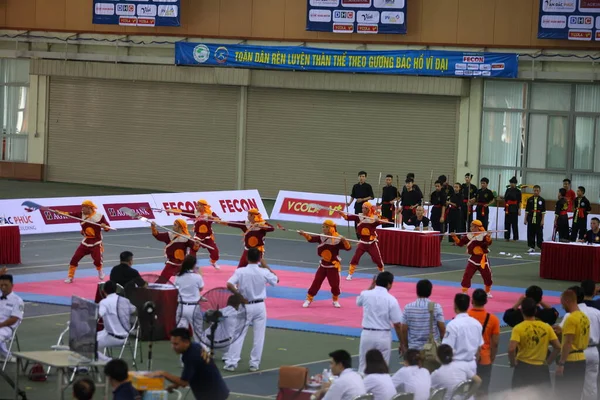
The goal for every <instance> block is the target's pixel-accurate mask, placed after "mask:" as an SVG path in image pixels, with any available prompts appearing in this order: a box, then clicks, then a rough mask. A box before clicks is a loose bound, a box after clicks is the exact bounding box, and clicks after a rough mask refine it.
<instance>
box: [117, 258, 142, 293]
mask: <svg viewBox="0 0 600 400" xmlns="http://www.w3.org/2000/svg"><path fill="white" fill-rule="evenodd" d="M119 259H120V261H121V263H120V264H119V265H117V266H116V267H113V269H112V270H111V271H110V280H111V281H113V282H114V283H116V284H118V285H121V286H122V287H124V288H125V287H127V285H128V284H129V283H130V282H133V283H134V284H135V285H136V286H137V287H144V286H145V285H146V282H144V280H143V279H142V277H141V276H140V273H139V272H138V271H137V270H136V269H134V268H133V267H132V265H133V253H132V252H130V251H124V252H122V253H121V255H120V257H119Z"/></svg>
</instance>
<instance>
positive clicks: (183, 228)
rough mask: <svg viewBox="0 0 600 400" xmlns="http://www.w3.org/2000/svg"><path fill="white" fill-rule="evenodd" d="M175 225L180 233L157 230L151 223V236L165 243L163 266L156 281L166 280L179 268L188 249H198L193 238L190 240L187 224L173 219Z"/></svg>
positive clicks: (198, 246)
mask: <svg viewBox="0 0 600 400" xmlns="http://www.w3.org/2000/svg"><path fill="white" fill-rule="evenodd" d="M174 225H175V227H177V228H178V229H179V232H181V234H175V233H171V232H158V230H157V229H156V227H155V226H154V225H152V236H154V238H155V239H156V240H158V241H159V242H163V243H165V244H166V246H165V258H166V259H167V262H166V263H165V268H163V270H162V272H161V273H160V279H159V280H158V281H157V282H158V283H165V282H168V280H169V279H171V277H172V276H173V275H175V274H176V273H177V272H179V269H180V268H181V263H182V262H183V259H184V258H185V256H186V255H187V253H188V249H190V250H194V251H198V249H199V248H200V245H199V244H198V243H196V242H194V241H193V240H190V233H189V232H188V227H187V224H186V222H185V221H184V220H182V219H176V220H175V224H174Z"/></svg>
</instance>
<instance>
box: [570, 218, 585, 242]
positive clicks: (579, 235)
mask: <svg viewBox="0 0 600 400" xmlns="http://www.w3.org/2000/svg"><path fill="white" fill-rule="evenodd" d="M586 232H587V218H585V219H584V218H579V219H578V220H577V222H573V226H572V227H571V242H575V241H577V239H583V237H584V236H585V234H586Z"/></svg>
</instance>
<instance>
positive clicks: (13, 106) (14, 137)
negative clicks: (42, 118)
mask: <svg viewBox="0 0 600 400" xmlns="http://www.w3.org/2000/svg"><path fill="white" fill-rule="evenodd" d="M28 94H29V60H15V59H0V110H1V112H0V119H1V120H2V121H1V126H2V133H1V135H0V136H1V145H2V147H0V161H22V162H26V161H27V135H28V129H27V100H28V98H27V96H28Z"/></svg>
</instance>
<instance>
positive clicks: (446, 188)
mask: <svg viewBox="0 0 600 400" xmlns="http://www.w3.org/2000/svg"><path fill="white" fill-rule="evenodd" d="M438 181H439V182H440V183H441V184H442V193H443V194H444V198H445V199H446V203H447V202H449V201H450V198H451V197H452V195H453V194H454V188H453V187H452V186H450V185H449V184H448V178H447V177H446V175H440V176H439V177H438ZM444 221H445V219H444ZM447 230H448V225H447V224H446V222H442V226H441V231H440V232H442V233H445V232H446V231H447Z"/></svg>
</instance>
